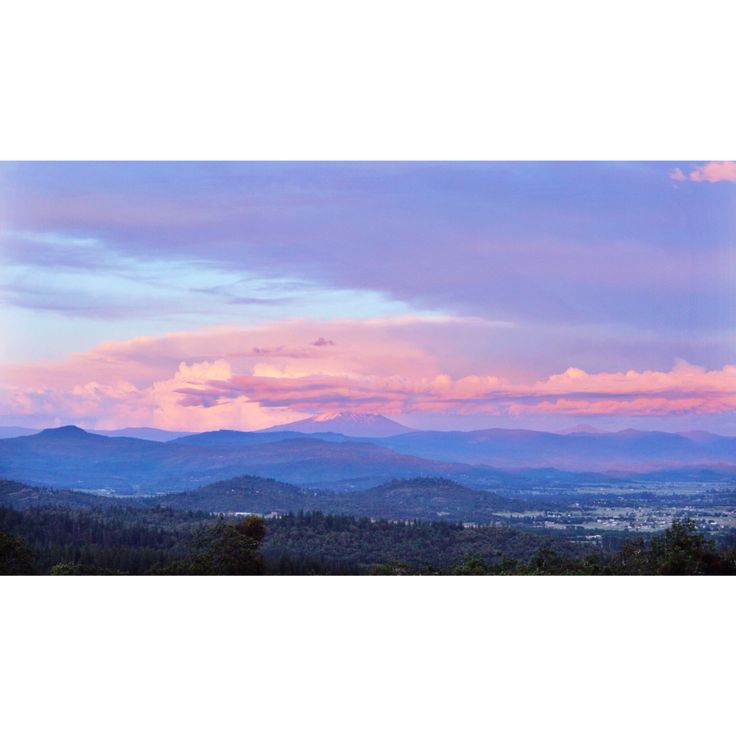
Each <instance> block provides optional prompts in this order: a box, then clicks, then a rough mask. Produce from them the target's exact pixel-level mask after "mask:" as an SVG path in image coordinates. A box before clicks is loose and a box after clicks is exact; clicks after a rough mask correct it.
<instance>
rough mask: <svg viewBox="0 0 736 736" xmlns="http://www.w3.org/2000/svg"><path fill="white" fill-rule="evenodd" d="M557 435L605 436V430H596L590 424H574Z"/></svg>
mask: <svg viewBox="0 0 736 736" xmlns="http://www.w3.org/2000/svg"><path fill="white" fill-rule="evenodd" d="M557 434H606V430H605V429H598V427H594V426H593V425H592V424H576V425H575V426H574V427H568V428H567V429H561V430H560V431H559V432H558V433H557Z"/></svg>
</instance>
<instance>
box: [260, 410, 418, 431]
mask: <svg viewBox="0 0 736 736" xmlns="http://www.w3.org/2000/svg"><path fill="white" fill-rule="evenodd" d="M282 430H291V431H293V432H307V433H314V432H337V433H339V434H346V435H349V436H353V437H390V436H392V435H396V434H402V433H404V432H411V431H412V430H411V429H409V428H408V427H405V426H404V425H403V424H399V423H398V422H395V421H394V420H393V419H389V418H388V417H385V416H383V414H370V413H363V412H352V411H330V412H324V413H323V414H317V415H315V416H313V417H309V418H308V419H300V420H299V421H297V422H290V423H289V424H279V425H277V426H275V427H269V428H268V429H266V430H264V431H265V432H273V431H282Z"/></svg>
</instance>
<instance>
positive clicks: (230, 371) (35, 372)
mask: <svg viewBox="0 0 736 736" xmlns="http://www.w3.org/2000/svg"><path fill="white" fill-rule="evenodd" d="M477 327H478V325H477V322H472V321H471V322H470V328H472V329H475V328H477ZM461 328H466V329H468V328H469V325H468V322H467V321H463V320H461V319H452V318H435V319H428V318H424V319H419V318H400V319H388V318H387V319H380V320H363V321H356V320H353V321H351V320H335V321H331V322H326V321H323V322H317V321H311V322H310V321H304V320H299V321H288V322H281V323H270V324H263V325H255V326H248V327H236V326H223V327H216V328H209V329H204V330H199V331H195V332H184V333H171V334H165V335H160V336H157V337H138V338H135V339H133V340H129V341H126V342H109V343H104V344H102V345H99V346H97V347H95V348H93V349H92V350H90V351H88V352H86V353H80V354H74V355H71V356H69V357H68V358H67V359H66V360H64V361H58V362H48V363H35V364H26V365H13V366H11V365H6V366H2V367H1V372H0V404H2V405H3V406H4V407H5V412H6V414H5V416H7V417H13V418H14V419H15V420H17V421H19V422H20V421H21V420H23V419H24V418H26V419H27V421H28V423H31V422H34V423H52V422H54V423H56V422H75V423H80V424H84V425H86V426H91V427H100V428H108V427H118V426H126V425H127V426H130V425H154V426H159V427H162V428H170V429H192V430H205V429H217V428H221V427H231V428H241V429H259V428H263V427H267V426H270V425H273V424H278V423H283V422H288V421H292V420H294V419H299V418H302V417H304V416H306V415H308V414H312V413H317V412H323V411H329V410H342V409H347V408H350V409H354V410H358V411H371V412H381V413H385V414H403V415H406V414H411V413H412V412H437V413H455V414H472V413H484V414H496V415H507V416H516V417H518V416H531V415H535V414H536V415H550V414H560V415H568V414H570V415H575V414H579V415H590V414H598V415H612V416H668V415H682V414H717V413H721V412H731V411H736V366H734V365H726V366H723V367H722V368H720V369H718V370H706V369H705V368H702V367H700V366H695V365H691V364H689V363H685V362H683V361H679V362H676V363H675V365H674V366H673V367H672V368H671V369H670V370H666V371H653V370H640V371H635V370H629V371H620V372H588V371H586V370H583V369H581V368H578V367H571V368H568V369H567V370H565V371H564V372H561V373H556V374H553V375H548V376H543V377H541V378H538V379H537V380H529V379H523V378H522V377H520V376H519V375H518V374H515V373H514V372H513V371H506V372H500V371H499V372H483V371H482V370H477V369H478V368H482V366H475V368H476V370H468V368H469V367H470V366H469V365H468V363H467V358H466V357H463V356H457V355H456V354H455V351H452V350H447V347H446V345H447V337H448V335H450V334H454V333H455V332H456V331H458V330H459V329H461ZM484 329H486V330H488V331H489V332H487V333H484V334H486V339H490V336H492V334H493V329H495V328H494V327H493V326H492V325H491V326H489V325H487V326H486V327H485V328H484ZM315 332H316V334H318V335H320V336H321V338H322V339H323V340H324V341H325V342H331V343H332V345H330V349H329V350H325V348H324V346H315V345H314V337H313V336H314V334H315ZM473 334H474V333H473ZM269 345H270V346H276V347H271V348H265V347H261V349H256V348H258V347H259V346H269Z"/></svg>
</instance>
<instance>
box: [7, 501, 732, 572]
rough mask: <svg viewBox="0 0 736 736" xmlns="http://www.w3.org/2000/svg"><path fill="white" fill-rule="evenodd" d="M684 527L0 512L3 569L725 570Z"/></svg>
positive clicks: (709, 546) (154, 511)
mask: <svg viewBox="0 0 736 736" xmlns="http://www.w3.org/2000/svg"><path fill="white" fill-rule="evenodd" d="M734 572H736V547H734V546H732V545H731V546H727V547H725V546H721V547H717V546H716V544H715V543H714V542H713V541H712V540H711V539H708V538H707V537H706V536H705V535H703V534H702V533H700V532H698V531H697V529H696V527H695V525H694V523H693V522H691V521H683V522H674V523H673V524H672V526H671V528H670V529H668V530H667V531H666V532H664V533H663V534H661V535H657V536H654V537H651V538H649V539H644V538H637V539H633V540H628V541H626V542H624V543H623V545H622V546H621V547H620V548H618V549H616V550H614V551H606V550H604V549H602V548H591V547H590V546H586V545H584V544H579V543H576V542H575V541H573V540H571V539H569V538H565V537H562V536H559V535H556V534H537V533H530V532H524V531H520V530H518V529H514V528H509V527H506V526H500V525H499V526H465V525H463V524H455V523H447V522H422V521H415V522H394V521H386V520H371V519H366V518H355V517H352V516H335V515H329V514H324V513H322V512H299V513H294V514H287V515H284V516H282V517H280V518H273V519H267V520H264V519H263V518H261V517H258V516H248V517H222V516H219V517H218V516H213V515H207V514H204V513H202V512H189V511H177V510H174V509H170V508H151V509H141V508H132V507H131V508H121V507H115V508H93V509H68V508H61V507H42V508H30V509H25V510H17V509H11V508H6V507H0V573H2V574H27V575H28V574H42V575H43V574H85V575H91V574H128V575H142V574H159V575H160V574H165V575H258V574H270V575H310V574H311V575H339V574H391V575H393V574H415V575H431V574H434V575H437V574H450V575H731V574H734Z"/></svg>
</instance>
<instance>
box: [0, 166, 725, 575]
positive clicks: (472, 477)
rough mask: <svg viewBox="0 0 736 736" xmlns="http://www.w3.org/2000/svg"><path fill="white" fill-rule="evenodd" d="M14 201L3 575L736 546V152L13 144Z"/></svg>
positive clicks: (568, 567)
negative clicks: (130, 154) (255, 154)
mask: <svg viewBox="0 0 736 736" xmlns="http://www.w3.org/2000/svg"><path fill="white" fill-rule="evenodd" d="M0 201H1V202H2V215H3V230H2V248H1V250H0V258H1V259H2V264H3V283H2V285H1V286H0V289H1V294H2V301H3V321H4V353H5V355H4V360H3V363H2V365H1V366H0V397H1V401H0V406H1V407H2V410H1V411H2V414H1V415H0V423H1V426H0V435H1V436H2V439H0V477H1V478H2V480H1V481H0V534H1V536H0V541H1V546H0V571H2V572H3V573H5V574H21V575H28V574H39V575H731V574H734V573H736V345H735V344H734V340H733V328H732V325H733V321H734V318H736V291H735V290H734V288H733V284H734V278H735V277H736V250H734V248H733V245H732V240H731V239H732V238H733V234H734V232H736V163H734V162H728V161H709V162H674V161H673V162H642V161H627V162H622V161H612V162H606V161H586V162H563V161H559V162H531V161H520V162H511V161H509V162H492V161H485V162H467V161H463V162H452V161H447V162H400V161H386V162H350V161H340V162H247V161H242V162H240V161H232V162H222V161H212V162H199V161H197V162H184V161H177V162H152V161H144V162H126V161H110V162H17V163H12V162H9V163H4V164H2V166H1V167H0ZM39 338H41V339H39Z"/></svg>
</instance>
